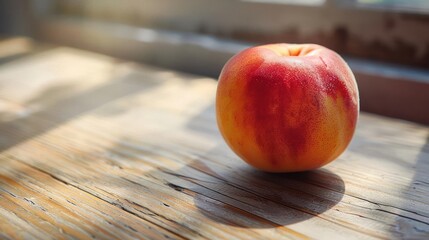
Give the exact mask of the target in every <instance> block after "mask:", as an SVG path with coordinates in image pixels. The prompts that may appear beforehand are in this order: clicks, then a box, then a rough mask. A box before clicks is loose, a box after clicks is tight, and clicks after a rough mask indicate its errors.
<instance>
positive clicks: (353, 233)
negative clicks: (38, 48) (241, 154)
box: [0, 47, 429, 239]
mask: <svg viewBox="0 0 429 240" xmlns="http://www.w3.org/2000/svg"><path fill="white" fill-rule="evenodd" d="M215 90H216V81H214V80H213V79H209V78H204V77H200V76H193V75H187V74H182V73H178V72H174V71H170V70H167V69H158V68H154V67H149V66H143V65H138V64H135V63H130V62H123V61H119V60H116V59H113V58H109V57H106V56H101V55H97V54H93V53H89V52H84V51H80V50H75V49H70V48H62V47H52V48H50V49H47V50H46V51H43V52H36V53H34V54H28V55H26V56H25V57H21V58H18V59H15V60H13V61H8V62H6V63H3V64H2V65H0V132H1V135H0V151H1V152H0V164H1V165H0V166H1V167H0V198H1V199H0V216H1V217H0V238H4V239H67V238H79V239H168V238H169V239H182V238H185V239H425V238H428V237H429V177H428V176H429V129H428V128H427V127H426V126H422V125H417V124H413V123H410V122H405V121H399V120H394V119H388V118H383V117H380V116H376V115H369V114H365V113H362V114H361V117H360V120H359V125H358V129H357V132H356V136H355V138H354V140H353V142H352V144H351V145H350V147H349V148H348V150H347V151H346V152H345V153H344V154H343V155H342V156H341V157H340V158H339V159H338V160H337V161H335V162H334V163H332V164H330V165H328V166H326V167H324V168H322V169H320V170H317V171H312V172H305V173H296V174H267V173H263V172H259V171H257V170H254V169H252V168H251V167H249V166H247V165H246V164H244V163H243V162H242V161H241V160H239V159H238V157H236V156H235V155H234V154H233V153H232V152H231V151H230V150H229V149H228V147H227V146H226V145H225V144H224V142H223V140H222V138H221V137H220V135H219V133H218V132H217V128H216V121H215V116H214V106H213V104H214V94H215Z"/></svg>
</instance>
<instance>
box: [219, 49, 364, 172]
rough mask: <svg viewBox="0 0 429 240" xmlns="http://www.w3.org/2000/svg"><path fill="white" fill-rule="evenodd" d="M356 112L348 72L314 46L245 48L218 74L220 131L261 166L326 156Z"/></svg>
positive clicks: (349, 131)
mask: <svg viewBox="0 0 429 240" xmlns="http://www.w3.org/2000/svg"><path fill="white" fill-rule="evenodd" d="M358 116H359V93H358V88H357V84H356V80H355V77H354V75H353V73H352V71H351V70H350V68H349V67H348V65H347V63H346V62H345V61H344V60H343V59H342V58H341V57H340V56H339V55H338V54H337V53H335V52H334V51H332V50H329V49H328V48H325V47H322V46H320V45H316V44H286V43H278V44H269V45H262V46H256V47H251V48H248V49H245V50H243V51H242V52H240V53H238V54H236V55H235V56H234V57H232V58H231V59H230V60H229V61H228V62H227V63H226V64H225V66H224V67H223V69H222V72H221V74H220V77H219V82H218V87H217V92H216V118H217V124H218V127H219V130H220V132H221V134H222V136H223V138H224V139H225V141H226V143H227V144H228V145H229V146H230V148H231V149H232V150H233V151H234V152H235V153H236V154H237V155H238V156H239V157H240V158H242V159H243V160H244V161H246V162H247V163H248V164H250V165H252V166H253V167H255V168H258V169H261V170H263V171H268V172H297V171H306V170H311V169H316V168H319V167H321V166H323V165H325V164H327V163H329V162H331V161H333V160H334V159H336V158H337V157H338V156H339V155H340V154H341V153H342V152H343V151H344V150H345V149H346V148H347V146H348V144H349V143H350V141H351V139H352V137H353V134H354V131H355V128H356V122H357V119H358Z"/></svg>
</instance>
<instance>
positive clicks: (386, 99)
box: [0, 0, 429, 124]
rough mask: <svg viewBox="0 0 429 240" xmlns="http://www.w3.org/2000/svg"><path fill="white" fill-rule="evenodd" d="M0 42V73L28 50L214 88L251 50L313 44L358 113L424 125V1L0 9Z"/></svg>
mask: <svg viewBox="0 0 429 240" xmlns="http://www.w3.org/2000/svg"><path fill="white" fill-rule="evenodd" d="M0 36H1V38H0V39H1V40H0V41H1V42H0V43H2V45H1V46H2V47H0V63H1V61H5V59H11V58H13V57H16V56H19V55H20V54H25V51H30V50H32V51H34V48H35V47H36V46H35V45H34V42H35V41H36V42H38V43H49V44H58V45H63V46H71V47H76V48H80V49H85V50H89V51H94V52H99V53H103V54H107V55H111V56H114V57H118V58H121V59H126V60H132V61H137V62H142V63H145V64H150V65H155V66H160V67H165V68H169V69H174V70H179V71H183V72H188V73H193V74H200V75H206V76H210V77H213V78H217V76H218V75H219V72H220V70H221V68H222V66H223V64H224V63H225V62H226V61H227V60H228V59H229V58H230V57H231V56H232V55H233V54H234V53H236V52H238V51H240V50H242V49H244V48H246V47H248V46H251V45H256V44H263V43H273V42H288V43H318V44H321V45H324V46H326V47H329V48H331V49H333V50H335V51H337V52H339V53H340V54H341V55H342V56H343V57H344V58H345V59H346V60H347V62H348V63H349V64H350V66H351V67H352V69H353V71H354V73H355V75H356V77H357V80H358V84H359V88H360V92H361V108H362V110H364V111H368V112H373V113H377V114H382V115H386V116H391V117H397V118H402V119H406V120H410V121H415V122H419V123H423V124H429V106H428V105H429V73H428V72H429V71H428V69H429V1H428V0H216V1H213V0H122V1H114V0H103V1H100V0H0ZM16 37H20V38H19V39H18V41H17V40H16ZM11 38H14V39H15V41H14V42H13V44H7V43H8V41H9V40H10V39H11ZM17 45H19V47H16V46H17ZM40 46H42V45H39V44H38V45H37V47H40ZM26 49H27V50H26Z"/></svg>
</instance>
